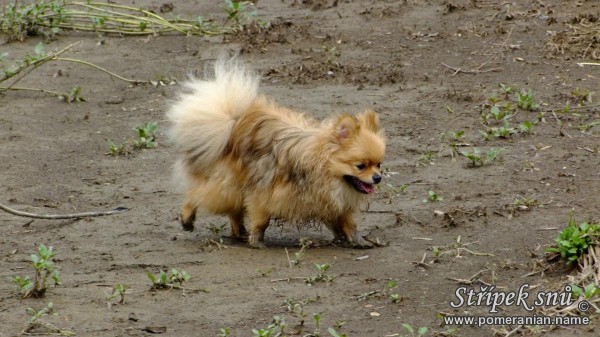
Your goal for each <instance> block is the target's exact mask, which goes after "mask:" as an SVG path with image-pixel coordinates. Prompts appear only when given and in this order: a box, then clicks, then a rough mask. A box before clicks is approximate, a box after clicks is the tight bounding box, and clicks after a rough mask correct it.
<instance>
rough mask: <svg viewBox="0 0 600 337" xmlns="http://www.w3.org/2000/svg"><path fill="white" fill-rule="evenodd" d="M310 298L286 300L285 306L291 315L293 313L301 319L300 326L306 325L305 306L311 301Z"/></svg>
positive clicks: (293, 315)
mask: <svg viewBox="0 0 600 337" xmlns="http://www.w3.org/2000/svg"><path fill="white" fill-rule="evenodd" d="M309 301H310V300H308V299H306V300H300V301H296V300H294V299H291V298H288V299H287V300H285V306H286V309H287V311H288V312H289V313H290V315H292V317H296V318H298V319H299V320H300V324H299V325H300V326H303V325H304V320H305V319H306V313H305V312H304V306H305V305H306V304H307V303H308V302H309Z"/></svg>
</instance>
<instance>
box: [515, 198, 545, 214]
mask: <svg viewBox="0 0 600 337" xmlns="http://www.w3.org/2000/svg"><path fill="white" fill-rule="evenodd" d="M513 207H514V208H515V209H518V210H520V211H526V210H529V209H531V208H533V207H540V208H543V207H544V204H542V203H541V202H540V201H539V200H537V199H535V198H530V197H518V198H516V199H515V201H513Z"/></svg>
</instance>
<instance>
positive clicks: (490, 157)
mask: <svg viewBox="0 0 600 337" xmlns="http://www.w3.org/2000/svg"><path fill="white" fill-rule="evenodd" d="M502 152H504V149H502V148H500V149H498V148H495V147H491V148H489V149H488V151H487V153H486V154H485V156H484V155H483V154H482V153H481V150H480V149H479V148H478V147H474V148H473V149H472V150H471V151H467V150H465V151H461V152H460V153H461V154H462V155H463V156H464V157H465V158H467V159H469V160H470V162H469V163H468V166H469V167H479V166H483V165H487V164H490V163H491V162H493V161H494V160H496V159H498V158H499V156H500V154H501V153H502Z"/></svg>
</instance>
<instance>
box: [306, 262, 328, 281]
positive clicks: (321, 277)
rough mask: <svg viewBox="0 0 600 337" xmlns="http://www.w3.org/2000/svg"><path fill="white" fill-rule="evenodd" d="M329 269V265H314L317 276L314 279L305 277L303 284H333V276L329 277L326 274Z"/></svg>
mask: <svg viewBox="0 0 600 337" xmlns="http://www.w3.org/2000/svg"><path fill="white" fill-rule="evenodd" d="M329 267H331V265H330V264H329V263H323V264H319V263H315V268H316V269H317V275H316V276H314V277H307V278H306V279H305V282H306V283H308V284H309V285H313V284H314V283H316V282H328V283H329V282H333V280H334V279H335V276H331V275H328V274H327V271H328V270H329Z"/></svg>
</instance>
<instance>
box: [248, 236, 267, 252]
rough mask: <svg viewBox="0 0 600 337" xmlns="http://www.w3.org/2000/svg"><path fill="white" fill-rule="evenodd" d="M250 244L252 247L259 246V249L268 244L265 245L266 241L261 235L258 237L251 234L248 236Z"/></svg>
mask: <svg viewBox="0 0 600 337" xmlns="http://www.w3.org/2000/svg"><path fill="white" fill-rule="evenodd" d="M248 244H249V245H250V247H252V248H257V249H263V248H267V246H265V243H264V242H263V241H262V240H261V238H260V236H258V237H257V236H255V235H250V236H249V237H248Z"/></svg>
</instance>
